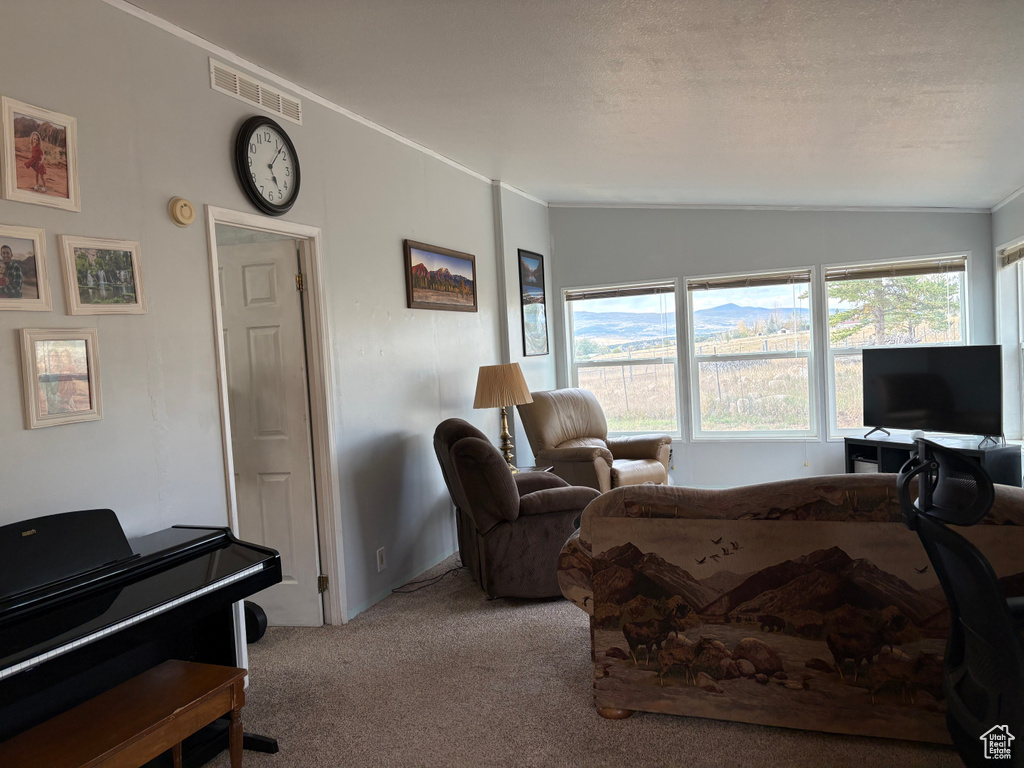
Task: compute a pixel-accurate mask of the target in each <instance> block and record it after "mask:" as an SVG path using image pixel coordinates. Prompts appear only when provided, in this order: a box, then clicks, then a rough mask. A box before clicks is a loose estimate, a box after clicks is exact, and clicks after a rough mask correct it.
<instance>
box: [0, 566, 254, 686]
mask: <svg viewBox="0 0 1024 768" xmlns="http://www.w3.org/2000/svg"><path fill="white" fill-rule="evenodd" d="M264 565H265V563H258V564H256V565H253V566H250V567H249V568H246V569H245V570H242V571H238V572H237V573H233V574H231V575H230V576H225V577H224V578H223V579H220V580H219V581H215V582H213V583H211V584H207V585H206V586H205V587H203V588H202V589H197V590H196V591H194V592H189V593H188V594H187V595H182V596H181V597H178V598H175V599H174V600H170V601H168V602H166V603H163V604H162V605H158V606H157V607H156V608H151V609H150V610H148V611H146V612H145V613H140V614H138V615H136V616H132V617H131V618H128V619H125V620H124V621H120V622H118V623H117V624H112V625H111V626H109V627H105V628H104V629H100V630H97V631H96V632H93V633H92V634H89V635H85V636H84V637H80V638H78V639H77V640H74V641H73V642H70V643H67V644H66V645H62V646H59V647H57V648H54V649H53V650H52V651H47V652H46V653H41V654H39V655H38V656H33V657H32V658H30V659H26V660H25V661H22V662H19V663H17V664H15V665H14V666H12V667H7V668H6V669H0V680H5V679H6V678H8V677H11V676H13V675H16V674H18V673H19V672H23V671H24V670H26V669H31V668H32V667H35V666H38V665H40V664H42V663H44V662H47V661H50V659H55V658H57V657H58V656H63V655H64V654H65V653H68V652H70V651H73V650H75V649H76V648H80V647H81V646H83V645H88V644H89V643H93V642H96V641H97V640H99V639H101V638H104V637H106V636H107V635H112V634H114V633H115V632H120V631H121V630H123V629H127V628H128V627H130V626H132V625H133V624H139V623H140V622H143V621H146V620H147V619H151V618H152V617H154V616H157V615H159V614H161V613H166V612H167V611H170V610H172V609H174V608H177V607H178V606H179V605H181V604H183V603H187V602H189V601H190V600H195V599H196V598H199V597H202V596H203V595H205V594H207V593H208V592H213V591H215V590H218V589H221V588H222V587H226V586H227V585H228V584H232V583H233V582H236V581H240V580H241V579H244V578H246V577H247V576H251V575H253V574H254V573H259V572H260V571H262V570H263V567H264Z"/></svg>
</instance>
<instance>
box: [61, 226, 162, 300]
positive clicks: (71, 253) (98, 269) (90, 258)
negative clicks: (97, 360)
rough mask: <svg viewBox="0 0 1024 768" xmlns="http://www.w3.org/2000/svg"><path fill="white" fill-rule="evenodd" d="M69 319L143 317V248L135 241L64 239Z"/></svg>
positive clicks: (62, 254)
mask: <svg viewBox="0 0 1024 768" xmlns="http://www.w3.org/2000/svg"><path fill="white" fill-rule="evenodd" d="M58 241H59V242H60V251H61V266H62V267H63V270H64V296H65V298H66V300H67V310H68V314H69V315H144V314H146V294H145V292H144V291H143V287H142V268H141V263H140V262H141V256H140V251H141V246H140V245H139V243H137V242H135V241H133V240H108V239H105V238H99V237H76V236H72V235H61V236H60V237H59V238H58Z"/></svg>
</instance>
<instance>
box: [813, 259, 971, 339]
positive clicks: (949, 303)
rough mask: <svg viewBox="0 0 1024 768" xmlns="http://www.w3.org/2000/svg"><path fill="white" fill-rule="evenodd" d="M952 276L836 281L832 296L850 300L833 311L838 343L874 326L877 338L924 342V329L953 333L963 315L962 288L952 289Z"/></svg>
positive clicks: (833, 330) (832, 324) (830, 321)
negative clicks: (954, 323)
mask: <svg viewBox="0 0 1024 768" xmlns="http://www.w3.org/2000/svg"><path fill="white" fill-rule="evenodd" d="M952 280H955V277H953V278H950V277H948V276H946V275H905V276H900V277H883V278H878V279H873V280H840V281H836V282H833V283H831V284H830V285H829V299H830V301H831V300H833V299H838V300H839V301H841V302H843V304H845V305H847V308H845V309H842V310H840V311H838V312H834V313H832V314H831V315H830V316H829V319H828V324H829V328H830V329H831V331H830V335H831V338H832V343H833V344H837V343H839V342H841V341H843V340H845V339H847V338H849V337H850V336H852V335H854V334H855V333H858V332H860V331H861V330H863V329H865V328H867V327H869V326H870V327H873V329H874V332H875V344H885V343H888V344H900V343H902V344H910V343H915V342H920V341H922V340H923V339H922V337H921V332H922V331H925V332H926V331H929V330H930V331H939V332H942V333H944V334H945V335H947V336H948V335H949V333H950V330H951V326H952V323H953V321H954V320H955V319H957V318H959V315H960V291H959V289H958V288H957V289H955V290H951V288H952V286H951V282H952Z"/></svg>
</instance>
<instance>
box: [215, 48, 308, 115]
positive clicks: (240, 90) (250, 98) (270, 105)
mask: <svg viewBox="0 0 1024 768" xmlns="http://www.w3.org/2000/svg"><path fill="white" fill-rule="evenodd" d="M210 87H211V88H213V90H215V91H220V92H221V93H226V94H227V95H228V96H234V97H235V98H236V99H239V100H240V101H245V102H247V103H249V104H252V105H253V106H257V107H259V108H261V109H264V110H266V111H267V112H272V113H274V114H275V115H280V116H281V117H283V118H284V119H285V120H291V121H292V122H293V123H298V124H299V125H302V102H301V101H299V100H298V99H296V98H293V97H291V96H286V95H285V94H283V93H281V92H280V91H279V90H277V89H276V88H271V87H270V86H269V85H266V84H265V83H261V82H260V81H259V80H255V79H253V78H252V77H250V76H249V75H246V74H243V73H242V72H239V71H238V70H237V69H232V68H231V67H229V66H226V65H225V64H221V63H220V62H219V61H214V60H213V59H210Z"/></svg>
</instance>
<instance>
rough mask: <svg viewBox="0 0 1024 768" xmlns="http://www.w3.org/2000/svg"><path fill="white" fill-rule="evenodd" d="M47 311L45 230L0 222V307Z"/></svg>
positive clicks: (51, 307)
mask: <svg viewBox="0 0 1024 768" xmlns="http://www.w3.org/2000/svg"><path fill="white" fill-rule="evenodd" d="M5 309H13V310H22V311H34V312H49V311H50V310H51V309H53V305H52V304H51V302H50V279H49V276H48V275H47V273H46V232H45V231H44V230H42V229H36V228H35V227H15V226H9V225H7V224H0V310H5Z"/></svg>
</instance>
